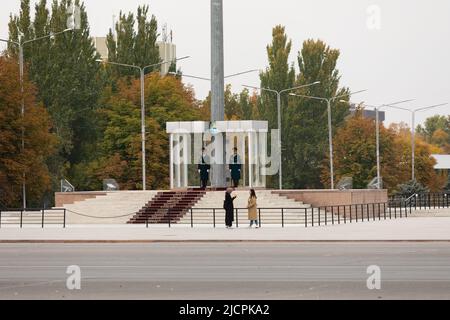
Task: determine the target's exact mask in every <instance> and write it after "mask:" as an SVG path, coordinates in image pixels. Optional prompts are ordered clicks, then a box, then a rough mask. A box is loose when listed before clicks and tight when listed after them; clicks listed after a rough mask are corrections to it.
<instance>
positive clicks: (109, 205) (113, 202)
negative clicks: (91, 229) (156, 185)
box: [64, 191, 158, 224]
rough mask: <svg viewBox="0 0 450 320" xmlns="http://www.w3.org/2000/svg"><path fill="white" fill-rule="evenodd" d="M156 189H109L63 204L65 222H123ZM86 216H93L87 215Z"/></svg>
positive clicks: (153, 193)
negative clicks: (103, 192)
mask: <svg viewBox="0 0 450 320" xmlns="http://www.w3.org/2000/svg"><path fill="white" fill-rule="evenodd" d="M157 193H158V192H157V191H111V192H107V193H106V195H101V196H97V197H95V198H91V199H87V200H84V201H78V202H75V203H73V204H67V205H64V208H66V209H67V211H66V223H67V224H124V223H126V222H127V221H128V220H129V219H130V217H131V216H132V215H133V213H136V212H138V211H139V209H141V208H142V207H143V206H145V205H146V204H147V203H148V202H150V201H151V200H152V199H153V197H154V196H156V194H157ZM87 216H93V217H95V218H92V217H87Z"/></svg>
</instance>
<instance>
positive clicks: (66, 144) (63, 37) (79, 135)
mask: <svg viewBox="0 0 450 320" xmlns="http://www.w3.org/2000/svg"><path fill="white" fill-rule="evenodd" d="M72 5H76V6H78V7H79V8H80V21H79V29H74V30H73V31H70V32H66V33H64V34H60V35H58V36H55V37H52V38H47V39H43V40H39V41H36V42H33V43H30V44H28V45H27V49H26V50H25V62H26V63H27V65H29V68H30V78H31V79H32V80H33V82H34V83H36V85H37V88H38V98H39V100H41V101H43V103H44V105H45V106H46V107H47V109H48V111H49V113H50V115H51V118H52V121H53V124H54V126H53V130H54V132H55V133H56V135H57V136H58V141H59V144H58V152H57V153H56V154H55V155H54V156H53V157H52V158H51V159H49V160H48V164H49V167H50V170H51V172H52V176H53V179H54V186H55V188H56V187H57V185H58V183H57V180H58V179H59V178H60V177H63V176H66V177H67V176H69V177H70V175H71V166H73V165H74V164H76V163H79V162H80V161H82V159H85V158H86V157H89V156H92V150H93V149H92V144H93V143H94V140H95V137H96V136H97V132H96V127H95V126H93V125H92V124H93V122H94V121H95V112H94V110H95V108H96V106H97V101H98V98H99V95H100V89H101V86H102V84H101V82H100V81H99V76H98V75H99V65H98V63H97V62H96V59H98V58H99V56H98V54H97V53H96V50H95V47H94V44H93V41H92V38H91V36H90V30H89V23H88V18H87V13H86V10H85V7H84V4H83V3H82V2H80V1H79V0H75V1H71V0H61V1H58V0H53V2H52V3H51V11H49V10H48V9H47V1H46V0H40V1H39V2H38V3H37V4H36V7H35V9H36V10H35V17H34V19H33V20H32V19H31V18H30V13H29V12H30V3H29V1H28V0H22V1H21V12H20V15H19V16H14V17H13V16H11V19H10V23H9V30H10V38H11V39H12V40H16V41H17V40H18V30H19V31H20V32H21V33H23V34H24V37H23V38H22V40H27V39H33V38H34V37H41V36H45V35H48V34H50V33H57V32H60V31H62V30H65V29H66V28H67V22H68V20H69V19H70V18H72V17H71V15H72V11H71V8H72ZM9 53H10V54H11V55H13V56H17V48H16V47H10V50H9Z"/></svg>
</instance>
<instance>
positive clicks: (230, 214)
mask: <svg viewBox="0 0 450 320" xmlns="http://www.w3.org/2000/svg"><path fill="white" fill-rule="evenodd" d="M234 199H236V196H234V197H231V195H230V194H229V193H228V192H226V193H225V201H224V203H223V208H224V209H225V224H226V225H227V226H231V224H232V222H233V221H234V205H233V200H234Z"/></svg>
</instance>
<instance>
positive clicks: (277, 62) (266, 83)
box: [258, 25, 295, 187]
mask: <svg viewBox="0 0 450 320" xmlns="http://www.w3.org/2000/svg"><path fill="white" fill-rule="evenodd" d="M291 48H292V42H291V41H290V40H288V37H287V35H286V33H285V27H283V26H281V25H277V26H275V27H274V28H273V29H272V43H271V44H269V45H268V46H267V49H266V50H267V58H268V62H269V66H268V67H267V68H266V70H265V71H264V72H262V73H260V75H259V77H260V81H261V87H262V88H268V89H272V90H276V91H281V90H284V89H289V88H292V87H293V86H294V82H295V70H294V66H293V65H290V64H289V62H288V60H289V55H290V53H291ZM287 105H288V95H287V94H284V95H283V96H282V97H281V120H282V124H285V123H287V122H288V120H287V117H288V114H287V110H286V107H287ZM258 109H259V114H260V117H261V119H263V120H267V121H268V125H269V130H270V129H278V122H277V121H278V111H277V96H276V94H275V93H272V92H267V91H262V92H261V97H260V99H259V102H258ZM285 134H286V126H283V125H282V133H281V135H282V137H285ZM268 136H269V137H270V134H269V135H268ZM269 139H270V138H269ZM270 145H271V143H270V141H269V148H270ZM283 150H285V148H283ZM269 152H270V150H269ZM283 163H284V162H283ZM277 181H278V178H277V177H276V176H270V177H268V179H267V181H266V183H267V185H268V186H269V187H275V186H276V185H277V184H278V182H277Z"/></svg>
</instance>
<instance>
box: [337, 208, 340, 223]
mask: <svg viewBox="0 0 450 320" xmlns="http://www.w3.org/2000/svg"><path fill="white" fill-rule="evenodd" d="M340 207H341V206H338V207H337V209H338V214H337V215H338V224H341V210H340Z"/></svg>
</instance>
